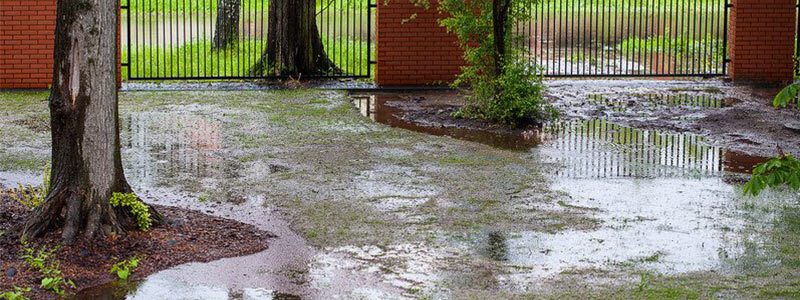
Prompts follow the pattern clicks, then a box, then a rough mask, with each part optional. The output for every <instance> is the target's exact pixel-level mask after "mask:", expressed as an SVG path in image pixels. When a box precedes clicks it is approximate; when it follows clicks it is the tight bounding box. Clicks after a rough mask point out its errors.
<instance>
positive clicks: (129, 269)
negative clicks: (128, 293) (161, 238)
mask: <svg viewBox="0 0 800 300" xmlns="http://www.w3.org/2000/svg"><path fill="white" fill-rule="evenodd" d="M138 267H139V258H137V257H132V258H130V259H127V260H123V261H120V262H117V263H115V264H114V265H113V266H111V274H116V275H117V278H119V279H120V280H128V277H130V276H131V274H133V271H135V270H136V268H138Z"/></svg>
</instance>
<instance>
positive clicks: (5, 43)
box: [0, 0, 56, 89]
mask: <svg viewBox="0 0 800 300" xmlns="http://www.w3.org/2000/svg"><path fill="white" fill-rule="evenodd" d="M55 17H56V0H0V89H11V88H18V89H34V88H47V86H48V85H49V84H50V82H51V78H52V76H53V68H52V65H53V40H54V39H53V32H54V31H55V26H56V25H55V19H56V18H55Z"/></svg>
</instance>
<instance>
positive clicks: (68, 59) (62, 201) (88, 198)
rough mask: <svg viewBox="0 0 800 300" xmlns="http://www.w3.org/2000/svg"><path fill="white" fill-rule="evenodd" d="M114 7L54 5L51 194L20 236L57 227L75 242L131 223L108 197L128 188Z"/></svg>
mask: <svg viewBox="0 0 800 300" xmlns="http://www.w3.org/2000/svg"><path fill="white" fill-rule="evenodd" d="M118 12H119V7H118V3H117V1H107V0H58V2H57V21H56V34H55V51H54V67H53V69H54V70H53V85H52V88H51V91H50V99H49V102H50V118H51V120H50V124H51V128H52V177H51V182H50V194H48V195H47V198H46V199H45V201H44V203H43V204H42V205H41V206H40V207H38V208H37V209H36V210H35V211H34V213H33V214H32V216H31V217H30V219H29V220H27V222H26V224H25V228H24V231H23V236H26V237H31V238H33V237H37V236H40V235H42V234H44V233H46V232H48V231H50V230H55V229H58V228H59V227H61V228H62V229H63V230H62V238H63V239H64V241H65V242H66V243H72V242H74V241H75V239H76V238H77V237H78V236H79V235H83V236H84V237H86V238H95V237H100V236H103V235H108V234H112V233H122V232H123V231H124V230H126V229H131V228H135V226H136V225H135V224H136V223H135V222H134V219H133V216H132V215H131V213H130V212H129V211H127V210H126V209H115V208H112V207H111V205H110V204H109V201H108V200H109V199H110V197H111V194H112V193H114V192H123V193H128V192H131V188H130V186H129V185H128V183H127V182H126V180H125V175H124V173H123V171H122V159H121V155H120V140H119V122H118V118H119V112H118V107H117V84H116V76H115V75H116V65H117V63H116V57H117V55H116V39H117V31H116V29H117V26H116V25H117V18H118ZM151 210H152V209H151ZM152 212H153V213H154V216H155V217H156V218H155V219H156V220H158V219H160V217H159V216H158V214H155V211H152Z"/></svg>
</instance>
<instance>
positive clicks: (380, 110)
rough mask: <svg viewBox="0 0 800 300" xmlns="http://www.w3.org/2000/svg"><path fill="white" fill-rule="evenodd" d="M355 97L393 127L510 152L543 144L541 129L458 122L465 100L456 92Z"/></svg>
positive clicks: (379, 118)
mask: <svg viewBox="0 0 800 300" xmlns="http://www.w3.org/2000/svg"><path fill="white" fill-rule="evenodd" d="M353 97H354V98H355V99H356V100H355V101H356V102H357V103H356V104H357V105H359V106H360V107H361V109H362V110H363V109H367V110H371V113H370V112H368V113H369V117H371V118H373V119H375V120H376V121H378V122H379V123H383V124H387V125H390V126H393V127H398V128H404V129H408V130H413V131H418V132H425V133H428V134H432V135H438V136H452V137H455V138H459V139H464V140H469V141H474V142H481V143H485V144H489V145H492V146H495V147H498V148H502V149H510V150H527V149H529V148H531V147H533V146H536V145H538V144H539V143H541V140H540V137H539V135H538V131H539V127H537V126H532V125H530V126H523V127H519V128H514V127H510V126H506V125H499V124H495V123H492V122H488V121H483V120H475V119H464V118H454V117H453V113H454V112H455V111H457V110H458V109H460V108H461V107H462V106H463V105H464V101H465V100H464V99H465V98H464V96H463V95H461V94H459V93H456V92H452V91H423V92H414V93H389V92H384V93H370V94H363V93H355V94H353ZM359 101H361V102H362V103H361V104H359V103H358V102H359ZM362 113H363V111H362Z"/></svg>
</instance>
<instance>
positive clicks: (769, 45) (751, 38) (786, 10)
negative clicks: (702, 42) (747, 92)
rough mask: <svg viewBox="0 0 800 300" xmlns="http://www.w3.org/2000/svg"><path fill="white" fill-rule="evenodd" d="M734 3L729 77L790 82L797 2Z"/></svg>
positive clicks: (741, 0)
mask: <svg viewBox="0 0 800 300" xmlns="http://www.w3.org/2000/svg"><path fill="white" fill-rule="evenodd" d="M732 4H733V8H732V9H731V19H730V35H729V44H730V45H729V46H730V58H731V63H730V64H729V74H730V77H731V78H732V79H733V80H734V81H738V82H752V83H768V84H775V83H786V82H789V81H791V80H792V79H793V77H794V63H793V60H792V58H793V56H794V43H795V26H796V24H797V23H796V22H797V20H796V17H797V11H796V0H732Z"/></svg>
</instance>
